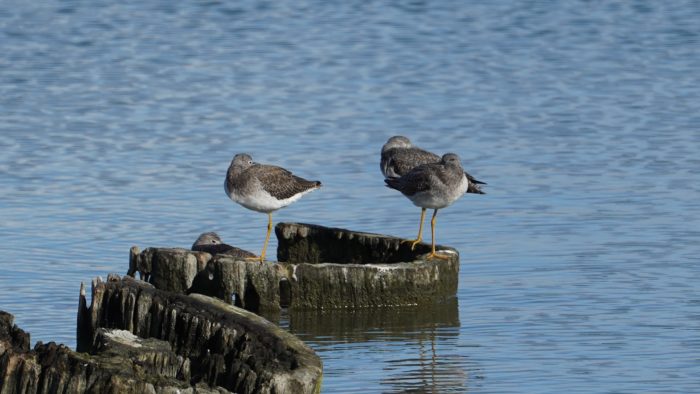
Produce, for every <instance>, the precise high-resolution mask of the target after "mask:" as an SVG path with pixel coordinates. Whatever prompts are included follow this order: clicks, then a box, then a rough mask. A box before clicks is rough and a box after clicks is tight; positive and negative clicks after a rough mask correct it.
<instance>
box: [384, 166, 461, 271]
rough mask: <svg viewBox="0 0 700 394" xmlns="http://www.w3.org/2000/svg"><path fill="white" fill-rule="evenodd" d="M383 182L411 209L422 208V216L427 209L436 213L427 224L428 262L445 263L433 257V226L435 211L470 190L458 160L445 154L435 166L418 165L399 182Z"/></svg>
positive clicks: (395, 180) (435, 255)
mask: <svg viewBox="0 0 700 394" xmlns="http://www.w3.org/2000/svg"><path fill="white" fill-rule="evenodd" d="M384 181H385V182H386V184H387V186H388V187H390V188H392V189H396V190H398V191H400V192H401V193H402V194H403V195H404V196H406V197H407V198H408V199H409V200H411V201H412V202H413V204H414V205H416V206H419V207H421V208H422V209H423V214H425V210H426V209H427V208H430V209H434V210H435V211H434V212H433V218H432V219H431V220H430V232H431V235H432V248H431V252H430V254H429V255H428V258H429V259H430V258H433V257H435V258H439V259H448V258H449V257H448V256H443V255H439V254H436V253H435V223H436V216H437V212H438V209H442V208H445V207H448V206H449V205H451V204H452V203H453V202H455V201H456V200H457V199H458V198H460V197H462V196H463V195H464V193H466V191H467V190H468V188H469V179H467V176H466V175H465V172H464V169H463V168H462V164H461V162H460V160H459V156H457V155H456V154H454V153H447V154H445V155H443V156H442V159H441V160H440V162H438V163H428V164H421V165H419V166H417V167H414V168H413V169H412V170H411V171H409V172H408V173H406V174H404V175H403V176H401V177H399V178H386V179H385V180H384ZM421 216H423V215H421ZM421 224H422V223H421ZM414 245H415V244H414Z"/></svg>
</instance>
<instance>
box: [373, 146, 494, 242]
mask: <svg viewBox="0 0 700 394" xmlns="http://www.w3.org/2000/svg"><path fill="white" fill-rule="evenodd" d="M439 161H440V156H438V155H436V154H434V153H432V152H428V151H426V150H423V149H421V148H419V147H417V146H414V145H413V144H412V143H411V140H409V139H408V138H407V137H404V136H402V135H395V136H393V137H391V138H389V140H388V141H387V142H386V144H384V146H382V156H381V161H380V164H379V165H380V168H381V170H382V174H383V175H384V177H386V178H398V177H400V176H402V175H405V174H406V173H408V172H409V171H410V170H412V169H413V168H414V167H416V166H419V165H421V164H428V163H437V162H439ZM464 176H465V177H467V180H468V181H469V185H468V186H467V191H466V192H467V193H475V194H485V193H484V192H483V191H481V189H480V188H479V185H485V183H484V182H481V181H478V180H476V179H475V178H474V177H473V176H471V175H469V173H467V172H466V171H464ZM424 221H425V208H421V212H420V225H419V227H418V237H416V239H412V240H408V241H406V242H411V250H413V249H414V248H415V246H416V245H417V244H418V243H420V242H421V241H423V222H424Z"/></svg>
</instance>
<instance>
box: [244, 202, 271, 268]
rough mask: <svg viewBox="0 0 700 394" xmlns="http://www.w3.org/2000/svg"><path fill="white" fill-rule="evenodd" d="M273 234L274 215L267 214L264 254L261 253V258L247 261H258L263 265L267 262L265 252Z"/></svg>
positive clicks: (250, 258) (247, 258) (256, 257)
mask: <svg viewBox="0 0 700 394" xmlns="http://www.w3.org/2000/svg"><path fill="white" fill-rule="evenodd" d="M271 232H272V213H271V212H270V213H268V214H267V235H266V236H265V243H264V244H263V248H262V252H260V257H258V256H253V257H246V260H258V261H260V262H261V263H262V262H263V261H265V250H266V249H267V243H268V241H270V233H271Z"/></svg>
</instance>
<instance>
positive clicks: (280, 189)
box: [224, 153, 321, 262]
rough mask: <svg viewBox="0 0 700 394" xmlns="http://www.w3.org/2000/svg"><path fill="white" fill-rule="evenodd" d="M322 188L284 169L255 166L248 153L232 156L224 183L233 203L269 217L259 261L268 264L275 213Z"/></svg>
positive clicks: (264, 165) (315, 182) (317, 182)
mask: <svg viewBox="0 0 700 394" xmlns="http://www.w3.org/2000/svg"><path fill="white" fill-rule="evenodd" d="M319 187H321V182H319V181H309V180H306V179H304V178H300V177H298V176H296V175H294V174H292V173H291V172H289V171H287V170H285V169H284V168H282V167H277V166H272V165H266V164H259V163H255V162H253V158H252V157H251V156H250V155H248V154H245V153H239V154H237V155H235V156H234V157H233V160H231V165H230V166H229V167H228V172H227V173H226V180H225V181H224V188H225V190H226V194H227V195H228V196H229V198H230V199H231V200H233V201H235V202H237V203H239V204H241V205H243V206H244V207H246V208H248V209H251V210H253V211H257V212H262V213H266V214H267V217H268V223H267V235H266V236H265V243H264V244H263V248H262V252H261V253H260V257H259V259H260V262H263V261H265V249H266V248H267V243H268V241H269V240H270V233H271V232H272V212H274V211H276V210H278V209H280V208H283V207H286V206H287V205H289V204H291V203H293V202H294V201H296V200H298V199H299V198H301V196H303V195H304V194H306V193H309V192H311V191H314V190H316V189H318V188H319Z"/></svg>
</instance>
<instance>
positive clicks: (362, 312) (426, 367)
mask: <svg viewBox="0 0 700 394" xmlns="http://www.w3.org/2000/svg"><path fill="white" fill-rule="evenodd" d="M267 317H268V318H272V319H276V318H278V319H279V320H278V322H279V324H280V325H281V326H282V327H284V328H287V329H289V331H291V332H292V333H294V334H296V335H298V336H299V337H301V338H302V339H303V340H304V341H305V342H306V343H308V344H309V346H311V347H312V348H314V349H315V350H316V351H317V352H318V354H319V355H320V356H321V358H322V359H323V361H324V373H325V375H326V376H332V377H333V379H327V380H326V382H329V383H330V384H331V385H330V386H329V385H328V384H325V383H324V390H328V391H334V390H348V389H350V388H351V387H352V381H353V379H354V377H353V375H354V374H355V373H357V374H360V373H361V371H353V372H351V373H348V372H347V371H343V367H345V366H346V365H347V361H348V360H347V359H339V358H337V354H338V349H339V348H343V347H349V348H355V347H356V348H357V349H356V350H355V351H353V352H352V353H351V354H354V356H353V357H357V358H358V362H359V363H360V364H361V363H362V361H360V360H362V359H364V358H365V357H367V358H368V359H369V360H367V362H368V363H369V362H370V360H374V361H376V359H377V358H381V359H382V360H381V361H382V364H383V367H382V368H381V371H378V370H376V369H375V370H372V371H371V375H370V376H371V377H372V378H374V379H376V380H377V381H376V382H374V383H373V384H375V385H376V386H375V387H373V390H376V391H382V392H398V391H400V392H444V391H448V390H455V389H459V391H463V390H464V389H466V387H467V382H468V377H469V375H470V373H471V372H472V371H477V370H478V366H476V365H475V364H473V362H472V361H471V360H470V359H469V357H468V356H467V355H465V354H464V352H463V351H462V352H458V351H456V349H457V342H458V336H459V327H460V321H459V303H458V300H457V299H456V298H454V299H451V300H449V301H447V302H444V303H440V304H436V305H431V306H423V307H405V308H378V309H359V310H324V311H292V312H289V311H284V312H283V313H282V314H281V315H280V316H278V317H275V316H267ZM368 349H369V350H368ZM477 374H478V373H477ZM367 378H368V375H364V379H367ZM365 388H367V387H365Z"/></svg>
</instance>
